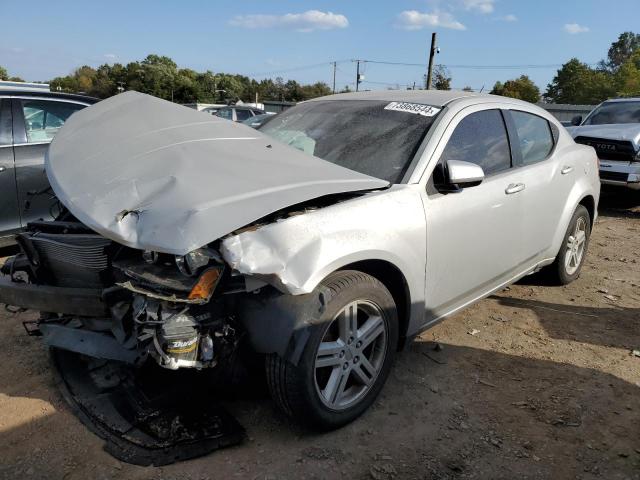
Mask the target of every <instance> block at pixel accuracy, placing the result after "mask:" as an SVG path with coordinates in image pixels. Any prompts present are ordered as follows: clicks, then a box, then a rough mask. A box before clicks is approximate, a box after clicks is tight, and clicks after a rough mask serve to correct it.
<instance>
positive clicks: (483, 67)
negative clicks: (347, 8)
mask: <svg viewBox="0 0 640 480" xmlns="http://www.w3.org/2000/svg"><path fill="white" fill-rule="evenodd" d="M363 62H365V63H374V64H379V65H396V66H403V67H421V68H424V66H425V64H424V63H408V62H389V61H385V60H363ZM562 65H563V64H561V63H557V64H555V63H554V64H524V65H457V64H442V66H443V67H447V68H468V69H476V70H500V69H505V70H507V69H529V68H560V67H562ZM587 65H589V66H596V65H599V64H598V63H588V64H587Z"/></svg>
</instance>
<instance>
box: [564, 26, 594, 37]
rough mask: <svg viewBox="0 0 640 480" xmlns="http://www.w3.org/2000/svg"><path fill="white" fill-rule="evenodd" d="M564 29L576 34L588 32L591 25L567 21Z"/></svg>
mask: <svg viewBox="0 0 640 480" xmlns="http://www.w3.org/2000/svg"><path fill="white" fill-rule="evenodd" d="M564 31H565V32H567V33H570V34H571V35H576V34H578V33H585V32H588V31H589V27H585V26H584V25H579V24H577V23H565V24H564Z"/></svg>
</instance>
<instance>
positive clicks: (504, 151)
mask: <svg viewBox="0 0 640 480" xmlns="http://www.w3.org/2000/svg"><path fill="white" fill-rule="evenodd" d="M440 160H441V161H448V160H462V161H464V162H470V163H475V164H476V165H480V166H481V167H482V169H483V170H484V174H485V175H491V174H494V173H498V172H501V171H504V170H508V169H509V168H511V151H510V150H509V140H508V137H507V128H506V126H505V123H504V119H503V117H502V113H501V112H500V110H493V109H492V110H482V111H480V112H475V113H471V114H469V115H467V116H466V117H465V118H463V119H462V121H461V122H460V123H459V124H458V126H457V127H456V129H455V130H454V131H453V134H452V135H451V138H450V139H449V142H448V143H447V146H446V147H445V149H444V151H443V152H442V156H441V157H440Z"/></svg>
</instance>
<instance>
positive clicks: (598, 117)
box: [584, 102, 640, 125]
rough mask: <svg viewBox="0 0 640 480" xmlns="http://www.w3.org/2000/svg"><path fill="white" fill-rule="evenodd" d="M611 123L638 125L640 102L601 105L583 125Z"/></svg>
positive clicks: (639, 121)
mask: <svg viewBox="0 0 640 480" xmlns="http://www.w3.org/2000/svg"><path fill="white" fill-rule="evenodd" d="M612 123H640V102H610V103H603V104H602V105H600V106H599V107H598V108H596V109H595V110H594V111H593V112H592V113H591V115H589V117H588V118H587V120H586V121H585V122H584V124H585V125H607V124H612Z"/></svg>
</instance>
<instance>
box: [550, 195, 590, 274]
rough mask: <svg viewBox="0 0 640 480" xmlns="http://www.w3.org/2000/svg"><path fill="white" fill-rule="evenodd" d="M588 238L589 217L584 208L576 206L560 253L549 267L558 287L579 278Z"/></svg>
mask: <svg viewBox="0 0 640 480" xmlns="http://www.w3.org/2000/svg"><path fill="white" fill-rule="evenodd" d="M590 236H591V217H590V215H589V212H588V211H587V209H586V208H585V207H584V206H582V205H578V208H576V211H575V212H574V213H573V217H572V218H571V221H570V222H569V227H568V228H567V232H566V233H565V236H564V239H563V240H562V247H561V248H560V252H559V253H558V256H557V257H556V260H555V262H553V264H552V265H551V266H550V273H552V275H553V279H554V280H555V281H556V282H557V283H559V284H560V285H566V284H568V283H571V282H573V281H574V280H575V279H576V278H578V277H579V276H580V270H581V269H582V264H583V263H584V259H585V257H586V256H587V247H588V246H589V237H590Z"/></svg>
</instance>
